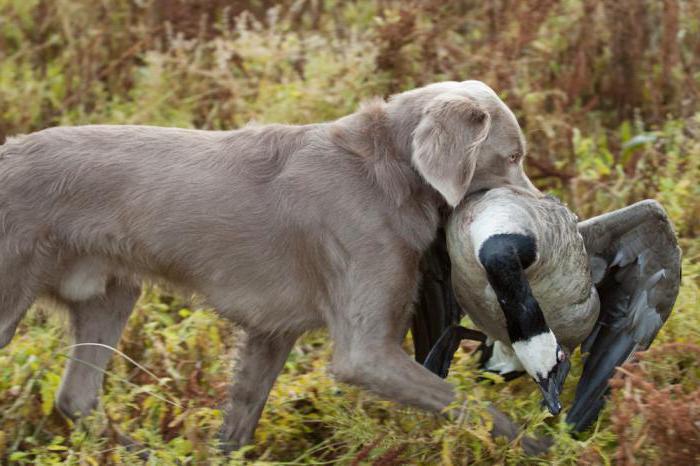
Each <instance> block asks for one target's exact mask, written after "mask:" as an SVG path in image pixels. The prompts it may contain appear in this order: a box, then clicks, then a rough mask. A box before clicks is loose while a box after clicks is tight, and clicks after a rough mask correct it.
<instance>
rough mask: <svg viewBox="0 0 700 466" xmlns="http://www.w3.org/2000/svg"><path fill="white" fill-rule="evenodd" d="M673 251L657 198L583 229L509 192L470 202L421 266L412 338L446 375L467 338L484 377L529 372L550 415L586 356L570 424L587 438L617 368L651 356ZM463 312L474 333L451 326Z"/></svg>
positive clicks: (554, 205) (673, 266)
mask: <svg viewBox="0 0 700 466" xmlns="http://www.w3.org/2000/svg"><path fill="white" fill-rule="evenodd" d="M680 260H681V251H680V248H679V247H678V244H677V239H676V236H675V233H674V232H673V227H672V225H671V222H670V220H669V219H668V217H667V215H666V213H665V211H664V209H663V207H661V205H660V204H659V203H658V202H656V201H653V200H646V201H641V202H638V203H636V204H633V205H631V206H629V207H626V208H623V209H620V210H617V211H614V212H611V213H608V214H604V215H601V216H598V217H594V218H592V219H589V220H586V221H583V222H579V221H578V218H577V217H576V215H575V214H574V213H572V212H571V211H570V210H569V209H568V208H567V207H566V206H565V205H564V204H563V203H561V202H560V201H559V200H558V199H557V198H555V197H553V196H545V195H538V194H533V193H532V192H529V191H525V190H520V189H518V188H515V187H502V188H497V189H491V190H487V191H481V192H478V193H474V194H473V195H471V196H469V197H468V198H467V199H465V200H464V201H463V202H462V204H460V205H459V206H458V207H457V208H456V209H455V211H454V212H453V213H452V215H451V217H450V219H449V221H448V223H447V226H446V229H445V230H444V231H441V232H440V234H439V235H438V239H437V240H436V241H435V243H434V244H433V245H432V246H431V248H430V250H429V251H428V253H426V255H425V256H424V257H423V259H422V263H421V270H422V272H423V282H422V287H421V292H420V296H419V300H418V302H417V305H416V307H417V310H416V314H415V316H414V321H413V327H412V333H413V337H414V345H415V349H416V359H417V360H418V361H419V362H422V363H424V365H425V366H426V367H427V368H429V369H430V370H432V371H433V372H435V373H437V374H438V375H440V376H442V377H445V376H446V375H447V371H448V368H449V366H450V363H451V361H452V357H453V354H454V352H455V351H456V349H457V348H458V345H459V341H460V340H461V339H464V338H471V339H476V340H480V341H481V342H482V344H481V346H480V348H481V352H482V355H481V360H480V364H481V366H482V368H483V369H485V370H489V371H493V372H497V373H499V374H501V375H503V376H504V378H506V380H508V379H510V378H513V377H514V376H517V375H519V374H522V373H527V374H528V375H529V376H530V377H531V378H532V379H533V380H534V381H535V382H536V384H537V385H538V387H539V389H540V391H541V392H542V395H543V399H544V400H543V401H544V404H545V405H546V407H547V408H548V410H549V411H550V412H551V413H552V414H558V413H559V412H560V411H561V402H560V400H559V395H560V392H561V388H562V386H563V383H564V380H565V379H566V376H567V374H568V371H569V368H570V362H569V356H570V355H571V354H572V352H573V351H574V350H575V349H576V348H577V347H579V346H580V347H581V351H582V353H584V354H586V356H585V360H584V369H583V373H582V376H581V379H580V380H579V383H578V385H577V388H576V395H575V399H574V403H573V405H572V407H571V409H570V410H569V412H568V414H567V418H566V420H567V422H568V423H569V424H571V425H572V426H573V429H574V430H575V431H582V430H585V429H586V428H588V427H589V426H590V425H591V424H592V423H593V422H594V421H595V420H596V419H597V416H598V413H599V412H600V410H601V409H602V407H603V405H604V402H605V395H606V393H607V390H608V380H609V379H610V377H612V375H613V373H614V371H615V368H616V367H617V366H619V365H621V364H623V363H624V362H626V361H627V360H628V359H630V358H631V357H633V355H634V353H635V352H637V351H640V350H644V349H646V348H648V347H649V345H650V344H651V342H652V341H653V339H654V338H655V336H656V334H657V333H658V331H659V329H660V328H661V327H662V325H663V323H664V322H665V321H666V319H667V318H668V316H669V314H670V312H671V309H672V308H673V304H674V302H675V299H676V297H677V295H678V289H679V286H680V276H681V270H680V269H681V266H680ZM464 314H466V315H468V316H469V318H470V319H471V320H472V322H473V323H474V324H475V325H476V326H477V327H478V328H479V330H480V331H475V330H470V329H465V328H463V327H461V326H459V325H458V323H459V320H460V319H461V317H462V316H463V315H464Z"/></svg>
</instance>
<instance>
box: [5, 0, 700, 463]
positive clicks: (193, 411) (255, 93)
mask: <svg viewBox="0 0 700 466" xmlns="http://www.w3.org/2000/svg"><path fill="white" fill-rule="evenodd" d="M447 79H456V80H463V79H480V80H483V81H485V82H487V83H488V84H489V85H491V86H492V87H494V88H495V89H497V90H498V92H499V93H500V94H501V96H502V97H503V98H504V100H505V101H506V102H507V104H508V105H509V106H510V107H511V108H513V109H514V111H515V112H516V114H517V116H518V118H519V121H520V122H521V124H522V126H523V128H524V130H525V132H526V135H527V139H528V144H529V153H530V155H529V157H528V173H529V174H530V175H531V177H532V178H533V179H534V180H535V181H536V183H537V184H538V185H539V186H540V187H542V188H543V189H548V190H551V191H554V192H556V193H557V194H558V195H560V196H561V197H563V198H564V199H565V200H566V201H567V202H568V203H569V204H570V205H571V207H572V208H574V209H575V210H576V211H577V212H578V213H579V214H580V215H581V216H582V217H587V216H591V215H595V214H597V213H600V212H603V211H607V210H610V209H615V208H619V207H621V206H623V205H627V204H629V203H631V202H634V201H636V200H640V199H643V198H656V199H658V200H659V201H661V202H662V203H663V205H664V206H665V207H666V209H667V210H668V212H669V214H670V216H671V218H672V219H673V221H674V224H675V226H676V230H677V232H678V234H679V236H680V241H681V245H682V247H683V249H684V262H683V270H684V279H683V285H682V288H681V294H680V296H679V299H678V303H677V305H676V309H675V311H674V313H673V315H672V317H671V318H670V320H669V322H668V324H667V325H666V327H665V328H664V330H663V331H662V333H661V334H660V336H659V341H658V342H657V344H656V347H657V349H656V350H654V351H653V352H652V353H650V355H649V356H648V357H645V358H644V359H643V360H642V362H641V363H639V364H638V365H636V366H631V367H629V368H626V369H625V370H626V371H627V372H628V373H630V374H632V375H631V376H629V377H628V378H627V379H625V380H626V382H619V383H618V384H617V385H618V386H617V388H616V389H615V393H614V395H613V400H614V402H613V403H611V405H610V406H609V407H608V408H607V409H606V410H605V412H604V414H603V416H602V417H601V419H600V421H599V422H598V424H597V425H596V427H595V429H594V430H593V431H592V432H591V433H588V434H586V435H584V436H582V437H581V438H578V439H573V438H571V437H570V436H568V435H567V434H566V433H565V432H564V429H565V427H564V426H563V424H561V421H560V420H558V419H553V418H548V417H547V416H546V415H545V414H543V413H542V410H541V409H540V407H539V401H538V396H537V393H536V391H535V390H534V389H533V385H532V384H531V383H528V382H527V381H515V382H512V383H508V384H505V383H502V382H501V381H499V380H496V381H495V383H493V384H484V383H481V382H477V381H476V375H477V369H476V363H475V361H474V358H472V357H471V356H470V355H469V354H468V352H460V353H458V355H457V359H456V362H455V365H454V371H453V373H452V374H451V375H450V379H451V381H452V382H453V383H455V384H457V385H458V386H459V387H460V391H461V392H462V393H464V394H466V396H467V397H468V399H469V400H470V401H471V402H472V404H471V406H472V407H471V408H470V409H469V410H468V411H466V412H465V415H464V416H463V418H462V419H461V420H460V421H459V422H444V421H441V420H438V419H436V418H434V417H432V416H429V415H426V414H423V413H419V412H417V411H414V410H411V409H406V408H402V407H399V406H396V405H393V404H391V403H387V402H383V401H380V400H377V399H376V398H374V397H372V396H371V395H368V394H367V393H365V392H362V391H359V390H357V389H354V388H351V387H349V386H345V385H342V384H338V383H336V382H334V381H333V380H332V379H331V378H329V377H328V376H327V374H326V372H325V369H324V367H325V363H326V361H327V359H328V355H329V351H330V349H329V347H328V344H327V338H326V336H325V334H323V333H314V334H311V335H308V336H305V337H304V338H303V339H302V340H301V341H300V342H299V344H298V345H297V346H296V347H295V349H294V351H293V352H292V354H291V356H290V358H289V360H288V361H287V364H286V366H285V370H284V372H283V374H282V375H281V377H280V379H279V381H278V383H277V384H276V386H275V388H274V390H273V393H272V395H271V397H270V401H269V403H268V405H267V407H266V410H265V412H264V415H263V418H262V420H261V423H260V427H259V429H258V433H257V443H256V446H255V447H253V448H250V449H248V450H245V451H243V452H240V453H238V454H236V455H234V456H233V457H232V458H231V459H225V458H223V457H222V456H220V455H219V454H218V453H217V451H216V448H215V441H214V440H213V439H214V432H215V431H216V428H217V426H218V424H219V423H220V420H221V416H220V413H219V411H218V410H217V406H218V404H219V402H221V401H222V400H223V399H224V397H225V387H226V385H227V384H228V381H229V379H230V372H229V370H230V366H231V364H230V363H229V357H230V355H231V353H232V350H233V346H234V344H235V341H236V331H235V329H233V328H232V327H231V326H230V325H229V324H227V323H225V322H223V321H221V320H219V319H218V318H216V317H215V315H214V314H213V313H211V312H208V311H206V310H202V309H197V308H196V307H193V306H192V305H191V304H188V303H186V302H184V301H182V300H180V299H178V298H173V297H171V296H169V295H168V294H166V293H163V292H160V291H159V290H157V289H153V290H149V291H148V292H147V293H145V294H144V296H143V297H142V299H141V301H140V303H139V305H138V309H137V310H136V312H135V314H134V316H133V317H132V319H131V321H130V323H129V326H128V328H127V330H126V333H125V335H124V338H123V340H122V342H121V344H120V346H119V348H120V350H121V351H123V352H124V353H125V354H127V355H129V356H130V357H132V358H134V359H135V360H136V361H138V362H139V363H141V364H143V365H144V366H145V367H146V368H148V370H149V371H151V372H153V373H154V374H155V376H156V378H155V379H154V378H153V377H151V376H150V375H148V374H147V373H145V372H144V371H141V370H139V369H137V368H135V366H133V365H132V364H131V363H129V362H128V361H126V360H124V359H122V358H115V360H114V362H113V363H112V364H111V365H110V367H109V375H108V376H107V378H106V383H105V393H104V395H103V397H102V400H103V404H104V409H102V410H100V411H99V412H98V413H97V414H96V415H95V416H94V418H92V419H89V420H86V421H84V422H81V423H80V425H77V426H69V425H68V423H67V422H66V421H65V420H64V419H62V418H61V417H60V416H58V415H57V414H56V413H55V412H54V410H53V408H52V404H53V396H54V393H55V389H56V387H57V385H58V383H59V380H60V374H61V370H62V366H63V364H64V363H65V356H66V350H65V347H66V345H67V344H68V342H67V341H66V340H65V338H64V330H63V326H62V325H60V323H59V322H57V319H56V318H55V317H54V315H55V313H54V312H53V311H51V310H47V309H44V308H42V307H41V306H37V307H36V308H35V309H34V310H33V311H32V312H31V313H30V315H29V316H28V318H27V319H25V321H24V322H23V323H22V325H21V328H20V331H19V333H18V335H17V336H16V337H15V339H14V340H13V342H12V343H11V345H10V346H9V347H7V348H5V349H3V350H2V351H0V461H4V462H11V463H18V464H51V463H58V462H68V463H71V464H73V463H75V464H103V463H131V462H134V463H136V462H139V461H142V460H141V459H140V456H139V453H140V452H139V451H138V449H139V448H141V447H136V451H129V450H127V449H125V448H124V447H123V446H120V445H119V443H118V442H117V441H116V434H115V430H120V431H123V432H128V433H129V434H130V436H131V437H132V438H134V439H135V440H136V441H138V442H139V443H140V445H142V446H143V447H144V448H147V449H148V451H149V452H150V455H151V456H150V460H149V461H150V463H151V464H203V463H211V464H222V463H226V462H230V463H232V464H238V463H241V462H244V461H257V462H261V463H263V462H272V463H277V462H287V463H295V464H296V463H304V464H307V463H311V464H319V463H324V462H340V463H345V464H366V463H376V464H404V463H422V464H435V463H445V464H465V463H476V464H491V463H494V462H496V463H498V462H501V463H503V462H507V463H518V464H520V463H536V462H538V461H539V462H542V461H545V460H543V459H540V460H538V459H532V458H526V457H524V456H523V454H522V452H520V451H516V450H512V449H510V448H509V447H508V446H507V445H505V444H502V443H494V442H492V441H491V440H490V439H489V437H488V435H487V427H486V426H484V425H483V422H482V419H481V413H482V410H480V409H479V406H481V405H482V404H483V403H484V402H485V401H487V400H491V401H494V402H495V403H496V404H498V405H499V406H500V407H501V408H502V409H504V410H506V411H508V412H509V413H510V414H511V416H513V417H514V418H516V419H517V420H518V421H519V422H521V423H523V424H527V425H528V429H530V430H536V431H539V432H547V433H549V434H551V435H553V436H555V438H556V440H557V443H556V445H555V447H554V449H553V451H552V453H551V454H550V456H549V459H547V460H546V461H548V462H554V463H558V464H573V463H581V464H602V463H610V462H612V461H617V462H620V463H625V462H627V463H629V464H632V462H634V461H639V462H646V463H650V464H651V463H655V462H656V463H658V462H661V461H663V458H664V455H665V454H667V452H668V451H669V450H670V449H676V450H677V451H676V452H677V453H678V455H681V456H678V457H677V458H680V460H686V459H688V458H693V456H692V455H698V448H699V447H698V445H697V432H696V431H692V429H693V426H695V427H694V428H695V429H697V423H698V422H700V419H699V418H698V416H700V414H699V413H700V405H699V404H698V403H699V401H698V399H699V398H698V396H699V395H698V393H699V392H698V390H699V388H698V376H699V370H700V364H699V363H698V357H697V355H698V353H697V351H696V348H697V345H698V344H700V330H699V329H700V305H699V304H698V303H700V242H699V241H698V239H697V236H698V231H699V229H700V225H699V221H698V218H700V202H699V199H700V187H699V186H700V111H699V110H698V99H699V98H700V4H699V3H698V2H696V1H691V0H687V1H686V0H659V1H651V0H581V1H574V0H527V1H515V0H494V1H492V2H477V1H474V0H470V1H461V2H447V1H433V2H428V1H409V2H406V1H396V0H381V1H380V0H377V1H370V0H356V1H349V2H346V1H340V0H295V1H289V0H287V1H283V2H269V1H267V0H260V1H223V0H200V1H187V0H119V1H106V0H98V1H95V0H90V1H88V0H0V141H1V140H3V139H4V137H5V136H11V135H14V134H18V133H27V132H30V131H34V130H37V129H41V128H45V127H48V126H53V125H62V124H86V123H142V124H157V125H169V126H185V127H197V128H211V129H226V128H235V127H238V126H241V125H244V124H246V123H247V122H249V121H251V120H255V121H258V122H289V123H306V122H315V121H321V120H327V119H333V118H337V117H339V116H342V115H344V114H347V113H349V112H351V111H353V110H354V109H355V108H356V106H357V105H358V104H359V103H360V101H362V100H363V99H365V98H368V97H371V96H375V95H382V96H386V95H389V94H391V93H393V92H397V91H401V90H403V89H408V88H412V87H414V86H418V85H422V84H425V83H429V82H433V81H438V80H447ZM678 348H683V349H682V350H679V349H678ZM579 373H580V365H579V364H577V365H575V367H574V370H573V373H572V376H571V378H570V380H569V383H568V384H567V388H566V391H565V393H564V400H565V401H568V400H570V399H571V397H572V391H573V387H574V384H575V381H576V376H577V375H578V374H579ZM164 400H170V401H173V402H174V403H168V402H166V401H164ZM667 411H668V412H669V413H675V414H674V415H673V416H662V414H664V412H667ZM693 423H695V424H693ZM652 424H653V426H654V427H653V428H652V427H650V425H652ZM645 426H646V427H645ZM655 426H660V427H658V428H657V427H655ZM688 426H690V427H688ZM664 427H666V428H665V429H664ZM669 432H670V433H669ZM694 442H695V443H694ZM682 455H690V456H682ZM695 458H697V456H695ZM680 460H679V461H680Z"/></svg>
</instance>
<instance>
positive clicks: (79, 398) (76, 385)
mask: <svg viewBox="0 0 700 466" xmlns="http://www.w3.org/2000/svg"><path fill="white" fill-rule="evenodd" d="M139 294H140V287H139V286H138V285H136V284H133V283H121V282H119V281H117V280H112V281H110V282H109V283H107V286H106V289H105V292H104V294H100V295H98V296H95V297H92V298H89V299H85V300H82V301H72V302H70V301H69V302H68V303H67V304H68V308H69V315H70V323H71V328H72V333H73V339H74V344H76V345H80V346H75V347H73V349H72V350H71V354H70V357H71V359H70V360H69V361H68V363H67V365H66V370H65V372H64V374H63V379H62V380H61V386H60V387H59V389H58V395H57V396H56V407H57V408H58V410H59V411H60V412H61V413H63V414H64V415H65V416H68V417H70V418H76V417H79V416H82V415H85V414H88V413H89V412H90V411H91V410H92V409H94V408H95V406H96V405H97V401H98V393H99V390H100V388H101V387H102V380H103V379H104V371H105V368H106V367H107V363H108V362H109V360H110V358H111V356H112V350H110V349H107V348H105V347H102V346H95V345H84V344H85V343H97V344H100V345H106V346H109V347H115V346H116V345H117V342H118V341H119V338H120V337H121V334H122V331H123V330H124V326H125V325H126V322H127V320H128V319H129V316H130V315H131V311H132V310H133V307H134V304H135V303H136V300H137V299H138V297H139Z"/></svg>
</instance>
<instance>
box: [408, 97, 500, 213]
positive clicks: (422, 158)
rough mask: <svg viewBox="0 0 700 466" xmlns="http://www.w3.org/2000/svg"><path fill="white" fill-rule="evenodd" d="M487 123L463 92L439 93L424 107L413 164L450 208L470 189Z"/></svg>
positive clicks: (414, 147) (415, 135) (415, 133)
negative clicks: (460, 93)
mask: <svg viewBox="0 0 700 466" xmlns="http://www.w3.org/2000/svg"><path fill="white" fill-rule="evenodd" d="M490 126H491V118H490V116H489V114H488V113H487V112H486V110H484V109H483V108H482V107H481V106H479V104H478V103H477V102H476V101H474V100H473V99H470V98H469V97H465V96H463V95H458V94H450V93H446V94H441V95H439V96H437V97H435V98H434V99H432V100H431V101H430V102H429V103H428V104H427V105H426V107H425V108H424V109H423V115H422V118H421V120H420V123H419V124H418V126H417V127H416V129H415V132H414V133H413V155H412V160H413V165H414V166H415V167H416V169H417V170H418V172H419V173H420V174H421V175H422V176H423V178H425V180H426V181H427V182H428V183H429V184H430V185H431V186H432V187H433V188H435V189H436V190H437V191H438V192H439V193H440V194H442V196H443V197H444V198H445V200H446V201H447V203H448V204H450V205H451V206H452V207H455V206H456V205H457V204H459V202H460V201H461V200H462V198H463V197H464V195H465V194H466V193H467V190H468V189H469V184H470V183H471V180H472V176H473V175H474V169H475V168H476V156H477V152H478V151H479V147H480V145H481V144H482V143H483V142H484V140H485V139H486V137H487V136H488V132H489V128H490Z"/></svg>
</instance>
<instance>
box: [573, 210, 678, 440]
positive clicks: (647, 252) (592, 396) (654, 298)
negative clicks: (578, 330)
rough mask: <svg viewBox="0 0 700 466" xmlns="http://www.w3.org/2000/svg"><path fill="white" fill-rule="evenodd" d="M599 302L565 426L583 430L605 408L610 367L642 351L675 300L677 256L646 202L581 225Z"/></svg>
mask: <svg viewBox="0 0 700 466" xmlns="http://www.w3.org/2000/svg"><path fill="white" fill-rule="evenodd" d="M578 229H579V232H580V233H581V235H582V236H583V240H584V243H585V245H586V251H587V252H588V256H589V261H590V264H591V273H592V275H593V281H594V283H595V286H596V288H597V290H598V294H599V296H600V315H599V317H598V322H597V323H596V325H595V327H594V328H593V331H592V332H591V334H590V336H588V338H587V339H586V340H585V341H584V342H583V344H582V346H581V350H582V352H583V353H587V356H586V359H585V362H584V368H583V374H582V376H581V379H580V381H579V384H578V386H577V388H576V397H575V399H574V404H573V406H572V408H571V410H570V411H569V414H568V416H567V422H568V423H569V424H572V425H573V427H574V430H575V431H582V430H585V429H586V428H588V427H589V426H590V425H591V424H592V423H593V422H594V421H595V420H596V419H597V417H598V413H599V412H600V410H601V409H602V407H603V404H604V403H605V395H606V393H607V391H608V380H609V379H610V378H611V377H612V375H613V373H614V371H615V368H616V367H617V366H619V365H621V364H623V363H624V362H626V361H627V360H628V359H630V358H631V357H632V356H633V355H634V353H635V352H636V351H641V350H644V349H646V348H648V347H649V345H650V344H651V342H652V341H653V340H654V338H655V337H656V334H657V333H658V331H659V329H660V328H661V326H662V325H663V324H664V322H665V321H666V319H667V318H668V316H669V314H670V313H671V309H672V308H673V304H674V302H675V300H676V296H677V295H678V288H679V286H680V281H681V250H680V248H679V247H678V242H677V239H676V235H675V233H674V231H673V226H672V225H671V222H670V220H669V219H668V216H667V215H666V212H665V211H664V209H663V208H662V207H661V205H660V204H659V203H658V202H656V201H653V200H646V201H641V202H638V203H636V204H633V205H631V206H629V207H626V208H623V209H620V210H617V211H614V212H610V213H607V214H604V215H601V216H598V217H594V218H592V219H589V220H586V221H583V222H580V223H579V224H578Z"/></svg>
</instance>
